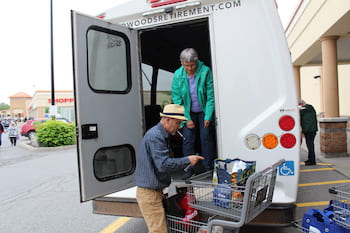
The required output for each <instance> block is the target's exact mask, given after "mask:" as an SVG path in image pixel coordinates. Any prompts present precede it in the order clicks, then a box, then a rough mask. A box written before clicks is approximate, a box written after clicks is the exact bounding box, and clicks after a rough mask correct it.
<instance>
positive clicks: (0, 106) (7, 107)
mask: <svg viewBox="0 0 350 233" xmlns="http://www.w3.org/2000/svg"><path fill="white" fill-rule="evenodd" d="M6 109H10V105H8V104H6V103H4V102H1V103H0V110H6Z"/></svg>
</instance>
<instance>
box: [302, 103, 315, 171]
mask: <svg viewBox="0 0 350 233" xmlns="http://www.w3.org/2000/svg"><path fill="white" fill-rule="evenodd" d="M299 106H300V107H301V109H300V123H301V130H302V133H303V134H304V137H305V141H306V146H307V150H308V159H307V160H306V161H305V165H306V166H310V165H316V158H315V144H314V140H315V136H316V132H317V130H318V128H317V117H316V111H315V109H314V107H313V106H312V105H311V104H306V103H305V101H304V100H299Z"/></svg>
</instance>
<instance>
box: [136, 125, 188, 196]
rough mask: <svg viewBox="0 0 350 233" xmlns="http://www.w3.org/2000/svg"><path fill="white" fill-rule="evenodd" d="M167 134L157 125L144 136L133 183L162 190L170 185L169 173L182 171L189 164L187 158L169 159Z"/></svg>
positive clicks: (161, 126)
mask: <svg viewBox="0 0 350 233" xmlns="http://www.w3.org/2000/svg"><path fill="white" fill-rule="evenodd" d="M168 137H169V134H168V133H167V132H166V130H165V129H164V127H163V125H162V124H161V123H158V124H157V125H155V126H154V127H152V128H151V129H150V130H148V131H147V133H146V134H145V136H144V138H143V140H142V143H141V146H140V152H139V156H138V158H137V164H136V176H135V183H136V185H137V186H139V187H142V188H149V189H163V188H165V187H168V186H169V185H170V183H171V176H170V172H174V171H178V170H182V169H184V168H186V167H187V166H188V165H189V164H190V160H189V159H188V158H187V157H183V158H170V151H169V147H168Z"/></svg>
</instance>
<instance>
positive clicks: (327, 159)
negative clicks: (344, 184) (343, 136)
mask: <svg viewBox="0 0 350 233" xmlns="http://www.w3.org/2000/svg"><path fill="white" fill-rule="evenodd" d="M347 146H348V151H347V156H346V155H345V154H344V153H343V154H337V153H332V154H326V153H324V152H322V151H321V149H320V148H321V147H320V136H319V133H317V135H316V138H315V153H316V160H317V159H318V160H320V161H321V162H323V163H328V164H332V167H334V168H335V169H336V170H337V171H339V172H340V173H341V174H343V175H345V176H347V177H348V178H350V129H349V128H348V129H347ZM301 149H302V150H304V151H306V152H307V148H306V143H305V140H303V143H302V145H301ZM301 161H304V160H301ZM310 167H312V166H310Z"/></svg>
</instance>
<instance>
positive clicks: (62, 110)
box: [27, 91, 75, 121]
mask: <svg viewBox="0 0 350 233" xmlns="http://www.w3.org/2000/svg"><path fill="white" fill-rule="evenodd" d="M55 98H56V99H55V105H56V106H57V116H56V117H64V118H66V119H68V120H69V121H74V120H75V115H74V96H73V91H55ZM50 105H51V92H50V91H36V92H35V93H34V95H33V97H32V99H31V100H30V101H29V102H28V104H27V110H28V117H29V118H34V119H37V118H46V117H49V109H50Z"/></svg>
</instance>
